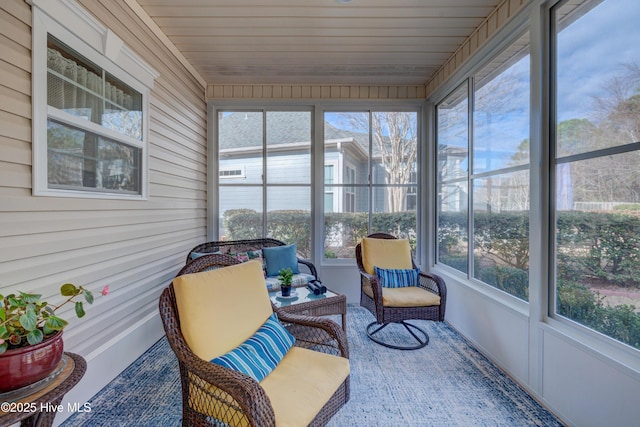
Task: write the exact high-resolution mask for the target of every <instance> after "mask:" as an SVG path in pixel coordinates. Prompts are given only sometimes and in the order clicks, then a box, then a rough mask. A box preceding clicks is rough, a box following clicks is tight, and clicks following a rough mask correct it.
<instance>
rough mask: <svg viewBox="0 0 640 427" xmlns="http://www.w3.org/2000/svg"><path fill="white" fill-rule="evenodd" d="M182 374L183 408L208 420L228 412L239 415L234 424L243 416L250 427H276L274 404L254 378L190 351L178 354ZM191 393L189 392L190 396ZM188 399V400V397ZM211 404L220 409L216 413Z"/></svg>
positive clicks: (236, 416)
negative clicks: (187, 406)
mask: <svg viewBox="0 0 640 427" xmlns="http://www.w3.org/2000/svg"><path fill="white" fill-rule="evenodd" d="M174 352H175V353H176V355H177V357H178V362H179V363H180V370H181V371H183V375H181V380H182V387H183V405H189V407H190V408H191V409H192V410H194V411H196V412H199V413H203V410H204V411H206V412H204V415H205V416H212V413H214V414H215V413H216V412H218V413H219V414H220V416H221V418H223V417H222V415H223V414H224V413H225V412H226V411H231V413H234V412H236V415H235V418H234V419H235V420H239V419H240V418H242V416H241V415H239V414H237V412H240V413H242V415H244V416H245V417H246V418H247V420H248V422H249V425H252V426H262V425H275V414H274V412H273V407H272V406H271V401H270V400H269V397H268V396H267V395H266V393H265V391H264V389H263V388H262V387H261V386H260V384H259V383H258V382H257V381H256V380H254V379H253V378H251V377H249V376H247V375H245V374H243V373H240V372H237V371H234V370H232V369H228V368H225V367H223V366H220V365H217V364H215V363H211V362H207V361H206V360H203V359H201V358H199V357H198V356H196V355H195V354H194V353H193V352H191V350H189V349H188V348H181V349H180V351H179V352H178V351H175V349H174ZM187 390H188V392H187ZM187 395H188V397H185V396H187ZM230 398H231V399H230ZM212 401H217V402H218V404H219V405H220V409H219V411H215V409H212V408H213V405H212V403H211V402H212Z"/></svg>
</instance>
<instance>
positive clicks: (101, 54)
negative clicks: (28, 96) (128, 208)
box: [31, 0, 160, 200]
mask: <svg viewBox="0 0 640 427" xmlns="http://www.w3.org/2000/svg"><path fill="white" fill-rule="evenodd" d="M31 3H32V6H33V8H32V9H33V26H32V44H33V51H32V59H33V65H32V67H33V69H32V85H33V87H32V95H33V98H32V105H33V122H32V123H33V124H32V129H33V165H32V177H33V190H32V192H33V195H34V196H55V197H80V198H101V199H137V200H140V199H142V200H145V199H147V198H148V195H149V172H148V171H149V148H148V140H149V94H150V91H151V89H152V88H153V84H154V81H155V79H156V78H157V77H158V76H159V75H160V74H159V73H158V72H157V71H155V70H154V69H153V68H152V67H151V66H150V65H148V64H147V63H146V62H144V61H143V60H142V59H141V58H140V57H138V56H137V55H136V54H135V53H134V52H133V51H132V50H131V49H130V48H128V47H127V46H125V44H124V42H123V41H122V40H121V39H120V38H119V37H118V36H117V35H116V34H115V33H114V32H113V31H111V30H110V29H109V28H106V27H105V26H103V25H102V24H101V23H100V22H99V21H98V20H97V19H95V18H94V17H93V16H92V15H90V14H89V13H88V12H87V11H86V10H85V9H83V8H82V7H81V6H79V5H78V4H77V3H76V2H75V1H74V0H32V2H31ZM62 23H64V24H62ZM49 34H51V35H52V36H54V37H56V38H57V39H59V40H61V41H62V42H64V43H65V44H67V45H68V46H69V47H71V48H72V49H74V50H75V51H76V52H78V53H79V54H80V55H82V56H84V57H85V58H87V59H88V60H90V61H92V62H94V63H95V64H96V65H98V66H99V67H101V68H103V69H104V70H106V71H107V72H109V73H110V74H112V75H113V76H114V77H116V78H118V79H120V80H121V81H122V82H124V83H125V84H127V85H129V86H131V87H132V88H133V89H135V90H136V91H138V92H140V93H141V94H142V110H143V111H142V140H141V141H138V140H135V139H133V138H129V137H126V136H123V135H122V134H120V133H116V132H113V131H110V130H109V129H106V128H103V127H101V126H99V128H100V129H96V130H97V132H96V131H95V130H94V129H91V131H92V132H95V133H97V134H98V135H101V136H105V137H109V138H111V139H114V140H116V141H120V142H124V143H126V144H128V145H130V146H134V147H137V148H141V149H142V164H141V183H140V185H141V189H140V190H141V191H140V194H125V193H113V192H100V191H83V190H62V189H51V188H49V185H48V174H47V119H48V118H49V117H51V118H55V119H56V120H60V119H61V120H62V121H64V122H67V123H68V124H74V123H71V122H72V121H73V118H69V117H67V116H68V115H66V114H61V112H60V111H59V110H57V109H56V108H53V107H49V106H48V105H47V37H48V35H49ZM61 115H62V117H61ZM77 124H79V125H80V128H82V129H87V130H89V129H90V128H91V125H90V124H89V126H87V125H88V123H87V122H86V121H82V122H81V123H76V125H77Z"/></svg>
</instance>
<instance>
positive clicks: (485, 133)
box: [436, 33, 529, 301]
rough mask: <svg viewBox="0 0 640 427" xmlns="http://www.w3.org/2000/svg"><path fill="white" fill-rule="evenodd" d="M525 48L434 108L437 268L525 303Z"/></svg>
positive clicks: (507, 54) (519, 43) (522, 44)
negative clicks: (445, 268)
mask: <svg viewBox="0 0 640 427" xmlns="http://www.w3.org/2000/svg"><path fill="white" fill-rule="evenodd" d="M528 45H529V36H528V33H526V34H525V35H523V36H522V37H520V38H519V39H518V40H516V41H515V42H514V43H512V44H511V46H510V47H509V48H508V49H507V50H506V51H504V52H503V53H502V54H501V55H498V56H497V57H496V58H494V59H493V60H491V61H489V62H488V63H487V64H485V65H484V66H482V68H480V70H479V71H478V72H476V73H475V74H474V75H473V77H472V78H471V79H470V80H468V81H467V82H466V83H465V84H463V85H461V86H459V87H458V88H457V89H456V90H454V91H453V92H452V93H451V94H450V95H449V96H447V97H446V98H445V99H444V100H443V101H442V102H440V103H439V104H438V105H437V106H436V132H437V142H438V144H437V165H438V170H437V177H436V185H437V191H438V199H437V233H438V239H437V262H438V263H441V264H444V265H447V266H449V267H452V268H454V269H456V270H459V271H460V272H462V273H464V274H466V275H467V276H468V277H469V278H474V279H477V280H480V281H482V282H484V283H486V284H489V285H491V286H493V287H496V288H498V289H500V290H502V291H505V292H507V293H509V294H511V295H513V296H516V297H518V298H520V299H523V300H525V301H526V300H528V289H529V277H528V270H529V50H528ZM469 207H471V209H469Z"/></svg>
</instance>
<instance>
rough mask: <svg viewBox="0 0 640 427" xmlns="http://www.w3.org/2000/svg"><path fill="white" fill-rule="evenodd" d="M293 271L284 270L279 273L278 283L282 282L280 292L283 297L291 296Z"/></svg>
mask: <svg viewBox="0 0 640 427" xmlns="http://www.w3.org/2000/svg"><path fill="white" fill-rule="evenodd" d="M292 278H293V271H292V270H291V269H290V268H283V269H282V270H280V271H279V272H278V281H279V282H280V292H281V294H282V296H283V297H288V296H290V295H291V287H292V286H291V279H292Z"/></svg>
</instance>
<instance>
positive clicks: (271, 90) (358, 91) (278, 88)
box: [207, 84, 426, 99]
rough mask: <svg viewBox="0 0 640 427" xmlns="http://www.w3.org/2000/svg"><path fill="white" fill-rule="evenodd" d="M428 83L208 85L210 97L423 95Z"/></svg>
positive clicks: (327, 97) (417, 97)
mask: <svg viewBox="0 0 640 427" xmlns="http://www.w3.org/2000/svg"><path fill="white" fill-rule="evenodd" d="M425 97H426V92H425V87H424V86H422V85H417V86H347V85H335V86H333V85H251V84H249V85H220V84H209V85H208V86H207V98H208V99H424V98H425Z"/></svg>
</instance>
